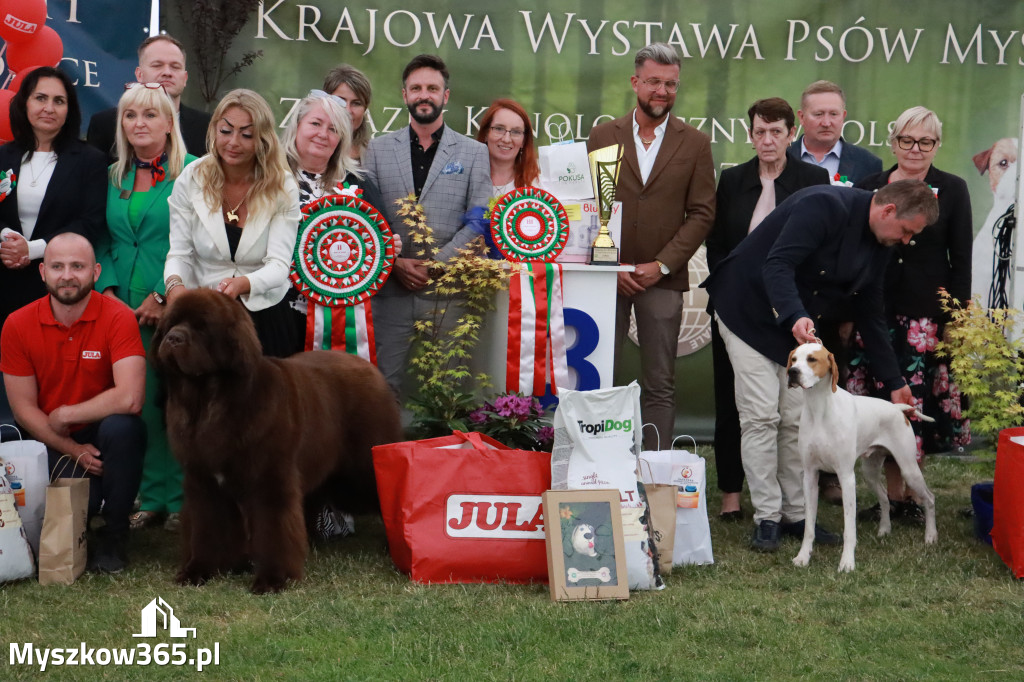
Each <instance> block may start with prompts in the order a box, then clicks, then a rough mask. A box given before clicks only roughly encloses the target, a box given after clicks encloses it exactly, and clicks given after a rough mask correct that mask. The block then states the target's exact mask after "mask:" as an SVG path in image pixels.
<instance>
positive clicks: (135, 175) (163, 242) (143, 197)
mask: <svg viewBox="0 0 1024 682" xmlns="http://www.w3.org/2000/svg"><path fill="white" fill-rule="evenodd" d="M125 88H126V90H125V93H124V94H123V95H121V100H120V102H118V105H117V125H116V132H115V145H116V149H117V161H116V162H115V163H113V164H111V166H110V169H109V178H110V182H109V183H108V185H107V227H108V228H109V233H108V234H107V235H105V236H104V237H103V238H101V240H100V243H99V244H98V248H97V261H98V262H99V263H100V265H101V266H102V271H101V273H100V279H99V281H98V282H97V284H96V288H97V289H99V290H100V291H102V292H103V293H105V294H108V295H111V296H116V297H117V298H119V299H121V300H122V301H124V302H125V303H127V304H128V305H129V306H131V308H132V310H134V311H135V317H136V318H138V320H139V329H140V331H141V332H142V342H143V344H144V345H145V347H146V352H147V353H148V352H149V349H150V346H149V344H150V340H151V339H152V338H153V330H154V328H155V327H156V324H157V323H158V322H159V321H160V318H161V317H163V312H164V307H165V305H164V304H165V301H164V297H163V293H164V280H163V271H164V261H165V260H166V258H167V240H168V233H169V229H170V228H169V221H170V217H169V215H168V208H167V198H168V197H169V196H170V195H171V190H172V188H173V187H174V182H175V180H176V179H177V177H178V176H179V175H180V174H181V171H182V169H184V167H185V166H186V165H187V164H189V163H192V162H193V161H195V160H196V157H194V156H191V155H189V154H188V153H187V152H186V151H185V142H184V141H183V140H182V137H181V131H180V129H179V127H178V117H177V114H176V112H175V108H174V102H173V101H172V100H171V98H170V97H169V96H168V95H167V93H166V92H165V91H164V87H163V86H162V85H161V84H160V83H128V84H126V85H125ZM157 386H158V382H157V377H156V374H155V373H154V372H153V370H152V368H150V367H148V366H147V369H146V402H145V404H144V405H143V407H142V419H143V420H144V421H145V423H146V432H147V438H146V456H145V460H144V463H143V469H142V483H141V485H140V487H139V500H140V502H141V507H140V510H139V511H137V512H135V513H134V514H132V516H131V517H130V523H131V527H132V528H143V527H145V526H148V525H151V524H153V523H156V522H157V521H159V520H161V519H163V518H165V517H166V522H165V524H164V525H165V527H167V528H168V529H171V530H173V529H176V528H177V526H178V513H179V512H180V511H181V500H182V490H181V468H180V467H179V466H178V463H177V461H175V459H174V457H173V456H172V455H171V451H170V448H169V447H168V445H167V432H166V431H165V429H164V424H163V416H162V414H161V410H160V406H159V402H158V401H157V392H158V391H157Z"/></svg>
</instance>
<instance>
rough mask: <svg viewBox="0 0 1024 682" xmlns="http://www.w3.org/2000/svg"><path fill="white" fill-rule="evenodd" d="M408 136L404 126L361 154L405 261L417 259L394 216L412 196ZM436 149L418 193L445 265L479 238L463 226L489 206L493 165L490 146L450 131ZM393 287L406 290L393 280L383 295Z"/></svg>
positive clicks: (385, 287) (407, 231)
mask: <svg viewBox="0 0 1024 682" xmlns="http://www.w3.org/2000/svg"><path fill="white" fill-rule="evenodd" d="M409 134H410V129H409V127H408V126H406V127H405V128H402V129H401V130H397V131H395V132H393V133H389V134H387V135H384V136H382V137H377V138H374V139H373V140H372V141H371V142H370V146H369V148H368V149H367V150H366V153H365V154H363V168H364V169H365V170H366V173H367V175H368V176H369V178H370V180H372V181H373V182H374V183H375V184H376V185H377V187H378V188H379V189H380V193H381V196H382V197H383V198H384V202H383V205H381V206H380V210H381V211H382V212H383V213H384V217H385V218H387V221H388V224H389V225H390V226H391V229H392V230H393V231H394V232H396V233H397V234H400V235H401V236H402V253H401V255H402V256H403V257H405V258H414V257H415V255H414V253H415V247H414V246H413V244H412V240H411V239H409V228H408V227H407V226H406V225H405V223H404V222H403V221H402V219H401V218H399V217H398V215H397V214H396V213H395V211H396V209H397V206H396V205H395V201H396V200H397V199H401V198H402V197H405V196H408V195H409V194H411V193H412V192H413V180H412V160H411V158H410V154H409ZM437 144H438V148H437V153H436V155H435V156H434V163H433V164H432V165H431V167H430V173H429V174H428V175H427V181H426V183H425V184H424V185H423V191H422V192H421V193H420V205H422V206H423V209H424V211H426V214H427V223H428V224H429V225H430V227H431V228H433V230H434V239H435V240H436V242H435V243H436V246H437V249H438V252H437V260H439V261H447V260H450V259H451V258H452V257H453V256H455V252H456V250H458V249H459V248H461V247H463V246H465V245H466V244H468V243H469V242H470V241H471V240H472V239H473V237H475V236H476V234H477V233H476V232H473V231H472V230H471V229H470V228H468V227H466V226H465V215H466V211H468V210H469V209H471V208H473V207H474V206H487V202H488V201H490V198H491V170H490V163H491V162H490V157H489V156H488V154H487V146H486V145H484V144H482V143H480V142H477V141H476V140H473V139H470V138H468V137H466V136H465V135H460V134H459V133H457V132H455V131H454V130H452V129H451V128H449V127H448V126H445V127H444V132H443V133H442V134H441V140H440V141H439V142H438V143H437ZM394 287H398V288H399V289H402V287H401V285H400V284H399V283H398V278H397V277H391V278H389V279H388V281H387V283H386V284H385V285H384V288H382V290H381V293H383V294H385V295H387V290H388V289H392V290H393V289H394ZM403 290H404V289H403ZM391 293H392V295H394V294H395V293H397V292H395V291H392V292H391Z"/></svg>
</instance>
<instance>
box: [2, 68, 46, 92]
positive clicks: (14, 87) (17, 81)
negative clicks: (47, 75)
mask: <svg viewBox="0 0 1024 682" xmlns="http://www.w3.org/2000/svg"><path fill="white" fill-rule="evenodd" d="M39 66H40V65H39V64H36V65H34V66H30V67H28V68H27V69H22V70H21V71H19V72H18V73H16V74H14V79H13V80H11V82H10V83H8V84H7V89H8V90H10V91H11V92H17V91H18V88H20V87H21V81H23V80H25V76H27V75H29V74H30V73H32V72H33V71H35V70H36V69H38V68H39Z"/></svg>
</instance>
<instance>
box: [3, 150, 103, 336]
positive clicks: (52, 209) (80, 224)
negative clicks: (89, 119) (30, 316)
mask: <svg viewBox="0 0 1024 682" xmlns="http://www.w3.org/2000/svg"><path fill="white" fill-rule="evenodd" d="M24 154H25V151H24V150H23V149H22V148H21V147H20V146H19V145H18V144H17V143H16V142H10V143H8V144H5V145H4V146H2V147H0V169H2V170H8V169H10V170H13V171H14V173H15V174H16V175H17V176H18V185H17V186H15V188H14V190H13V191H12V192H11V194H10V195H9V196H8V197H7V198H6V199H4V200H3V201H0V228H4V227H9V228H11V229H12V230H14V231H16V232H21V233H22V234H24V232H23V230H22V228H21V219H20V218H19V217H18V189H19V188H20V186H21V184H22V183H25V182H28V177H27V176H23V175H22V172H21V157H22V156H24ZM106 208H107V164H106V159H104V157H103V154H100V153H99V152H98V151H96V150H95V149H93V148H92V147H90V146H88V145H87V144H85V143H84V142H79V141H78V140H74V141H73V142H72V143H71V144H70V145H68V147H67V148H66V149H65V150H64V151H62V152H60V153H59V154H58V155H57V163H56V165H55V166H54V168H53V176H52V177H51V178H50V183H49V185H47V187H46V193H45V194H44V195H43V203H42V206H40V207H39V218H38V220H37V221H36V226H35V230H34V231H33V232H32V239H45V240H49V239H51V238H52V237H54V236H55V235H57V234H60V233H61V232H77V233H78V234H80V235H82V236H84V237H86V238H87V239H88V240H89V241H90V242H92V243H93V245H95V244H96V243H97V240H98V239H99V238H100V237H101V236H102V235H103V234H104V233H105V232H106V230H107V223H106ZM39 263H40V261H39V260H35V261H33V262H32V263H31V264H29V266H28V267H25V268H21V269H18V270H9V269H7V268H5V267H3V266H2V265H0V323H2V322H3V320H6V319H7V316H8V315H9V314H11V313H12V312H14V311H15V310H17V309H18V308H20V307H22V306H24V305H27V304H28V303H31V302H32V301H34V300H36V299H37V298H40V297H42V296H43V295H45V294H46V287H45V286H44V285H43V282H42V280H41V279H40V277H39Z"/></svg>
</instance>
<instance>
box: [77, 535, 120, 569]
mask: <svg viewBox="0 0 1024 682" xmlns="http://www.w3.org/2000/svg"><path fill="white" fill-rule="evenodd" d="M92 542H93V545H94V547H95V548H94V549H93V550H92V551H91V552H90V553H89V554H90V557H89V561H88V563H87V564H86V569H87V570H88V571H89V572H91V573H120V572H121V571H123V570H124V568H125V565H126V563H127V562H126V561H125V558H124V541H123V540H120V539H117V538H111V537H109V536H107V535H105V534H97V535H95V536H93V538H92Z"/></svg>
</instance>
